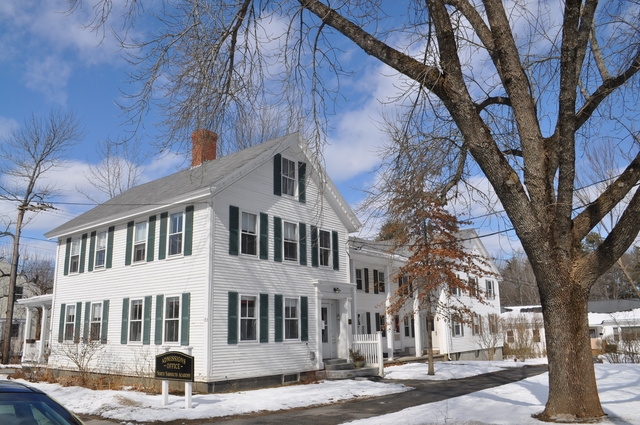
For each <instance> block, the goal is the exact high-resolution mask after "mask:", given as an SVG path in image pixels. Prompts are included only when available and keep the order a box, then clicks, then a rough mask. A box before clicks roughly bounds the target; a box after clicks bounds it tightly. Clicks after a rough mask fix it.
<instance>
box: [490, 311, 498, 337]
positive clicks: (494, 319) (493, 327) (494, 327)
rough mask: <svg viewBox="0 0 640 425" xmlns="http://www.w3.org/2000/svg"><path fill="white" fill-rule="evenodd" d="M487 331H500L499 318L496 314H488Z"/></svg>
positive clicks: (494, 332) (492, 332)
mask: <svg viewBox="0 0 640 425" xmlns="http://www.w3.org/2000/svg"><path fill="white" fill-rule="evenodd" d="M488 320H489V333H490V334H491V335H495V334H497V333H498V332H499V331H500V318H499V317H498V315H497V314H493V313H492V314H489V316H488Z"/></svg>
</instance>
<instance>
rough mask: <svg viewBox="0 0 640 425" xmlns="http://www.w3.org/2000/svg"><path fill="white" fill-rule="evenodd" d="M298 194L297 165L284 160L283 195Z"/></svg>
mask: <svg viewBox="0 0 640 425" xmlns="http://www.w3.org/2000/svg"><path fill="white" fill-rule="evenodd" d="M295 192H296V163H295V162H294V161H291V160H289V159H286V158H282V194H284V195H289V196H295Z"/></svg>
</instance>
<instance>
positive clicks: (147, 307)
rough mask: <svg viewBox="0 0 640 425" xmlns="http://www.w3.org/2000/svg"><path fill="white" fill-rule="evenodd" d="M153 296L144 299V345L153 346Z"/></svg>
mask: <svg viewBox="0 0 640 425" xmlns="http://www.w3.org/2000/svg"><path fill="white" fill-rule="evenodd" d="M151 299H152V297H151V295H149V296H146V297H144V316H143V318H142V344H144V345H149V344H151Z"/></svg>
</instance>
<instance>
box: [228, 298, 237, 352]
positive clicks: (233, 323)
mask: <svg viewBox="0 0 640 425" xmlns="http://www.w3.org/2000/svg"><path fill="white" fill-rule="evenodd" d="M227 343H228V344H237V343H238V293H237V292H229V307H228V313H227Z"/></svg>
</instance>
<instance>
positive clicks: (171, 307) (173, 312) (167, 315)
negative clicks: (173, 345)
mask: <svg viewBox="0 0 640 425" xmlns="http://www.w3.org/2000/svg"><path fill="white" fill-rule="evenodd" d="M164 340H165V342H178V341H180V297H167V298H166V299H165V309H164Z"/></svg>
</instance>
